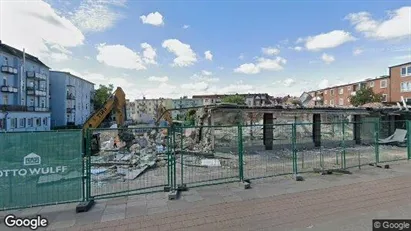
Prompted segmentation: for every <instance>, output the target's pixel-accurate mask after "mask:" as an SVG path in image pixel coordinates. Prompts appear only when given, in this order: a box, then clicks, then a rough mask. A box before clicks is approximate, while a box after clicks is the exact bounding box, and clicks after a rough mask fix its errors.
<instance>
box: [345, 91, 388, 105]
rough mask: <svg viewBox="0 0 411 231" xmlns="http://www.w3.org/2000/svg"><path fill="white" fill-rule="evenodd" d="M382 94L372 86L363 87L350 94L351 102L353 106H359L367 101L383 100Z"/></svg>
mask: <svg viewBox="0 0 411 231" xmlns="http://www.w3.org/2000/svg"><path fill="white" fill-rule="evenodd" d="M381 100H382V94H376V93H374V91H373V90H372V88H370V87H363V88H361V89H360V90H358V91H357V92H356V94H355V95H352V96H350V102H351V104H352V105H353V106H355V107H358V106H361V105H364V104H366V103H374V102H381Z"/></svg>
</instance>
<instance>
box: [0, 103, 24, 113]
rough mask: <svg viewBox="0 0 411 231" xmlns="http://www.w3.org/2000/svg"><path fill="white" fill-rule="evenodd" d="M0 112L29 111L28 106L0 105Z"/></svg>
mask: <svg viewBox="0 0 411 231" xmlns="http://www.w3.org/2000/svg"><path fill="white" fill-rule="evenodd" d="M0 111H28V109H27V106H22V105H4V104H0Z"/></svg>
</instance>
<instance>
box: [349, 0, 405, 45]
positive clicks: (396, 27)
mask: <svg viewBox="0 0 411 231" xmlns="http://www.w3.org/2000/svg"><path fill="white" fill-rule="evenodd" d="M345 19H347V20H349V21H350V22H351V24H352V25H354V26H355V29H356V30H357V31H358V32H361V33H363V34H364V35H365V37H368V38H375V39H381V40H383V39H396V38H405V37H410V36H411V30H410V27H411V6H406V7H401V8H399V9H397V10H394V11H389V12H388V19H387V20H378V21H377V20H374V19H373V18H372V16H371V14H370V13H368V12H364V11H362V12H358V13H351V14H349V15H347V16H346V17H345Z"/></svg>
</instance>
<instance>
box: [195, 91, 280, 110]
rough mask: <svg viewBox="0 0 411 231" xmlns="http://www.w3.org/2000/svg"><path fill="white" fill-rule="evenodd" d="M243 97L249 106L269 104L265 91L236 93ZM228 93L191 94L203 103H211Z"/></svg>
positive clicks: (218, 101)
mask: <svg viewBox="0 0 411 231" xmlns="http://www.w3.org/2000/svg"><path fill="white" fill-rule="evenodd" d="M238 95H240V96H243V97H244V98H245V103H246V104H247V105H248V106H250V107H254V106H267V105H271V104H272V102H271V100H270V98H271V97H270V96H269V95H268V94H267V93H260V94H238ZM226 96H230V95H193V99H201V100H202V101H203V105H213V104H218V103H221V101H222V99H223V98H224V97H226Z"/></svg>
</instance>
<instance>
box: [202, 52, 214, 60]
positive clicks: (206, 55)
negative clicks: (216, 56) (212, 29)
mask: <svg viewBox="0 0 411 231" xmlns="http://www.w3.org/2000/svg"><path fill="white" fill-rule="evenodd" d="M204 57H205V59H207V60H210V61H212V60H213V54H211V51H206V52H204Z"/></svg>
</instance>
